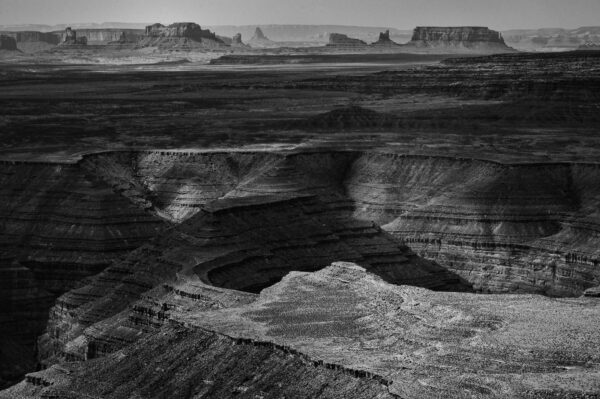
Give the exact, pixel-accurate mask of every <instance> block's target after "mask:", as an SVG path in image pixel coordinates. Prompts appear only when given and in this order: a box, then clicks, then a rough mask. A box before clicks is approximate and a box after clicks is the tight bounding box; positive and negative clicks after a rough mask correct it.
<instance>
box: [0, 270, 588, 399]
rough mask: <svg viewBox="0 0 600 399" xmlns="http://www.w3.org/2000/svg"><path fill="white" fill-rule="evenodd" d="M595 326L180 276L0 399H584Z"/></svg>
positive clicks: (353, 274)
mask: <svg viewBox="0 0 600 399" xmlns="http://www.w3.org/2000/svg"><path fill="white" fill-rule="evenodd" d="M138 268H139V270H140V271H141V270H142V268H143V267H141V266H140V267H138ZM147 270H148V269H147ZM98 292H99V293H100V291H98ZM90 313H91V312H90ZM598 320H600V303H599V302H598V301H597V300H596V299H592V298H582V299H570V300H569V299H563V300H560V301H557V300H553V299H549V298H544V297H539V296H531V295H486V296H482V295H473V294H464V293H462V294H461V293H441V292H433V291H429V290H427V289H423V288H416V287H410V286H396V285H391V284H388V283H386V282H384V281H383V280H381V279H380V278H379V277H377V276H376V275H373V274H371V273H369V272H368V271H367V270H365V269H364V268H362V267H359V266H357V265H356V264H352V263H346V262H338V263H335V264H333V265H331V266H329V267H327V268H325V269H323V270H320V271H318V272H314V273H304V272H302V273H300V272H295V273H290V274H289V275H288V276H286V277H285V278H284V279H283V280H282V281H281V282H279V283H277V284H275V285H274V286H272V287H270V288H268V289H265V290H263V291H262V292H261V293H260V295H251V294H243V293H239V292H236V291H230V290H224V289H221V288H216V287H211V286H208V285H205V284H202V283H201V282H198V281H193V280H190V279H189V278H187V277H186V276H185V275H184V274H181V273H180V277H179V279H178V282H177V283H175V284H171V283H169V284H165V285H163V286H161V287H158V288H156V289H153V290H149V291H147V292H146V293H145V294H144V295H143V298H142V300H140V301H138V302H136V303H135V304H133V305H132V306H129V307H126V308H125V309H122V311H120V313H118V314H117V315H116V316H115V317H113V318H109V319H104V320H102V321H101V322H98V323H96V324H94V325H93V326H91V327H89V328H88V329H87V330H86V332H85V334H84V335H83V336H81V335H72V336H71V338H72V340H71V342H70V344H69V348H70V350H71V351H73V352H72V355H71V357H70V359H71V360H78V361H74V362H69V363H63V364H60V365H54V366H51V367H50V368H48V369H47V370H44V371H41V372H37V373H32V374H29V375H28V376H27V378H26V379H25V381H23V382H22V383H20V384H18V385H16V386H14V387H12V388H11V389H10V390H7V391H4V392H0V398H2V399H8V398H11V399H12V398H15V397H18V398H23V399H25V398H40V397H59V398H62V397H65V398H71V397H82V396H85V397H90V398H107V397H109V398H130V397H135V396H141V397H150V398H155V397H156V398H160V397H194V396H196V397H197V396H202V397H215V398H216V397H232V396H238V395H239V396H240V397H256V396H261V397H273V398H276V397H281V396H284V395H285V396H286V397H311V398H313V397H314V398H341V397H344V398H398V397H402V398H409V399H419V398H428V397H453V398H465V399H466V398H472V397H477V398H482V399H483V398H485V399H487V398H490V399H491V398H515V397H525V398H537V397H571V396H572V397H586V396H590V397H593V396H594V395H595V394H596V393H597V392H598V390H599V389H600V386H599V385H598V375H600V369H599V367H598V364H599V362H600V337H599V336H598V334H597V330H598V328H600V325H599V322H598ZM566 336H568V339H565V337H566ZM97 357H102V359H101V360H96V358H97ZM524 370H526V372H524Z"/></svg>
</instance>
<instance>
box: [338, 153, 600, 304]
mask: <svg viewBox="0 0 600 399" xmlns="http://www.w3.org/2000/svg"><path fill="white" fill-rule="evenodd" d="M352 168H353V170H352V171H351V172H350V173H349V176H351V178H350V179H348V180H347V186H348V190H349V191H348V193H349V195H350V197H351V198H353V199H355V201H356V209H357V217H359V218H361V219H366V220H375V221H377V222H378V223H380V224H382V225H385V226H384V229H385V230H386V231H389V232H390V233H392V234H393V235H395V236H396V237H398V238H400V239H402V240H405V242H406V243H407V244H408V245H409V246H410V247H411V248H413V249H414V250H415V251H416V252H417V253H419V254H420V255H422V256H424V257H426V258H429V259H433V260H436V261H437V262H439V263H440V264H442V265H444V266H445V267H447V268H448V269H450V270H453V271H455V272H457V273H458V274H460V275H461V276H462V277H464V278H465V279H467V280H468V281H470V282H471V283H473V284H474V286H475V288H477V289H479V290H483V291H491V292H499V291H507V292H515V291H526V292H532V291H533V292H541V293H547V294H551V295H580V294H582V293H583V291H584V290H585V289H587V288H589V287H592V286H594V285H598V284H596V282H597V281H598V278H599V276H598V274H597V267H596V265H597V264H598V259H599V255H600V254H599V253H598V252H597V250H596V245H595V244H592V242H595V240H596V238H595V237H597V233H596V232H595V231H596V230H597V228H598V227H597V226H598V222H599V221H598V219H597V216H596V211H595V209H596V207H597V204H598V201H599V200H600V196H599V194H600V193H599V192H598V190H596V187H598V183H599V179H600V169H599V167H598V166H597V165H569V164H546V165H545V164H534V165H503V164H496V163H491V162H482V161H475V160H469V159H451V158H436V157H431V158H427V157H422V158H411V157H408V158H405V157H398V156H395V155H388V156H382V155H369V156H366V157H363V158H361V159H360V160H358V161H357V162H356V163H354V164H353V166H352Z"/></svg>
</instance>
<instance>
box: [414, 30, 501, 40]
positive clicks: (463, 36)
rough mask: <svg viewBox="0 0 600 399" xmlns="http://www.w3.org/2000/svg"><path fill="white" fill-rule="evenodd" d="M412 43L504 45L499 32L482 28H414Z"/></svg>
mask: <svg viewBox="0 0 600 399" xmlns="http://www.w3.org/2000/svg"><path fill="white" fill-rule="evenodd" d="M412 41H423V42H490V43H500V44H504V39H502V35H501V34H500V32H496V31H493V30H490V29H488V28H483V27H448V28H443V27H431V26H419V27H417V28H415V30H414V33H413V37H412Z"/></svg>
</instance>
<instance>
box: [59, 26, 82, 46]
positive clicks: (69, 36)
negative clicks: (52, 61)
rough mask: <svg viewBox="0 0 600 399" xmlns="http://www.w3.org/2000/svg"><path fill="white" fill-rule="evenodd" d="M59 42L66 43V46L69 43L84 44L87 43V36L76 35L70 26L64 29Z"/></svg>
mask: <svg viewBox="0 0 600 399" xmlns="http://www.w3.org/2000/svg"><path fill="white" fill-rule="evenodd" d="M61 44H62V45H67V46H69V45H71V46H73V45H80V46H85V45H87V38H86V37H85V36H79V37H77V32H76V31H74V30H73V29H71V28H67V29H65V34H64V38H63V41H62V43H61Z"/></svg>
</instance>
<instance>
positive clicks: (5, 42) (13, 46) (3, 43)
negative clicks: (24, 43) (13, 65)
mask: <svg viewBox="0 0 600 399" xmlns="http://www.w3.org/2000/svg"><path fill="white" fill-rule="evenodd" d="M0 50H8V51H16V50H17V41H16V40H15V38H14V37H11V36H8V35H0Z"/></svg>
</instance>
